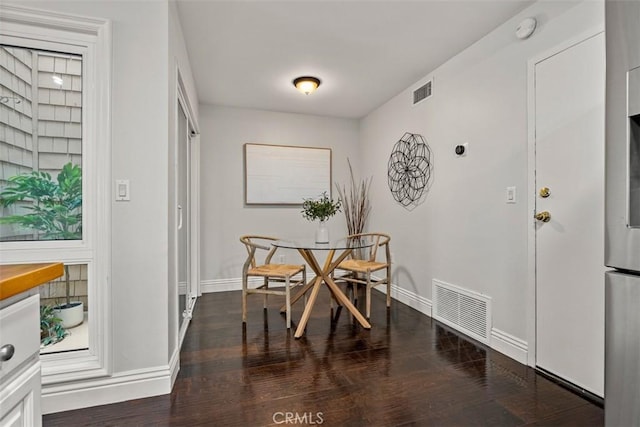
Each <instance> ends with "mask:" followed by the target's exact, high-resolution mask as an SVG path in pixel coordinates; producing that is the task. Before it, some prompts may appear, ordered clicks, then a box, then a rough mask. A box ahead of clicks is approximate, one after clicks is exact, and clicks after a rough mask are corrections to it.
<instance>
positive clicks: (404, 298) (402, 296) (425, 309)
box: [373, 276, 432, 317]
mask: <svg viewBox="0 0 640 427" xmlns="http://www.w3.org/2000/svg"><path fill="white" fill-rule="evenodd" d="M373 277H374V278H375V276H373ZM373 289H375V290H376V291H379V292H380V293H383V294H385V295H386V293H387V292H386V291H387V287H386V286H384V285H381V286H376V287H374V288H373ZM391 298H393V299H395V300H396V301H399V302H401V303H403V304H404V305H408V306H409V307H411V308H413V309H415V310H418V311H419V312H420V313H422V314H426V315H427V316H429V317H432V316H431V313H432V305H431V300H429V299H427V298H425V297H423V296H420V295H418V294H416V293H415V292H411V291H408V290H406V289H404V288H401V287H400V286H398V285H394V284H393V283H392V284H391Z"/></svg>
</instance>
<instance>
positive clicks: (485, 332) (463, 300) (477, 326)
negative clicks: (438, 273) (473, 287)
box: [432, 280, 491, 344]
mask: <svg viewBox="0 0 640 427" xmlns="http://www.w3.org/2000/svg"><path fill="white" fill-rule="evenodd" d="M432 298H433V318H434V319H436V320H439V321H441V322H442V323H444V324H446V325H448V326H450V327H452V328H454V329H456V330H458V331H460V332H462V333H463V334H466V335H468V336H470V337H471V338H473V339H476V340H478V341H481V342H483V343H485V344H489V338H490V336H491V298H490V297H487V296H486V295H482V294H479V293H477V292H472V291H469V290H467V289H462V288H459V287H457V286H454V285H451V284H448V283H444V282H441V281H439V280H433V285H432Z"/></svg>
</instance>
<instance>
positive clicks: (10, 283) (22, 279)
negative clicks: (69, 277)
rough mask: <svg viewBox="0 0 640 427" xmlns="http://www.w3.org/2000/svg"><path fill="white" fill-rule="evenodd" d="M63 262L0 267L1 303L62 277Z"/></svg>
mask: <svg viewBox="0 0 640 427" xmlns="http://www.w3.org/2000/svg"><path fill="white" fill-rule="evenodd" d="M62 274H63V265H62V263H61V262H49V263H42V264H8V265H0V301H1V300H3V299H6V298H9V297H11V296H13V295H17V294H19V293H21V292H24V291H28V290H29V289H31V288H35V287H36V286H39V285H41V284H43V283H47V282H48V281H50V280H53V279H55V278H57V277H60V276H62Z"/></svg>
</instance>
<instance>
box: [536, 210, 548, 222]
mask: <svg viewBox="0 0 640 427" xmlns="http://www.w3.org/2000/svg"><path fill="white" fill-rule="evenodd" d="M535 219H537V220H538V221H542V222H549V221H551V214H550V213H549V212H547V211H542V212H538V213H537V214H536V215H535Z"/></svg>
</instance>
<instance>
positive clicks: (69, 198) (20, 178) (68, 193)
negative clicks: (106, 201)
mask: <svg viewBox="0 0 640 427" xmlns="http://www.w3.org/2000/svg"><path fill="white" fill-rule="evenodd" d="M22 201H31V202H32V204H30V205H26V206H24V207H23V209H26V210H27V211H28V212H27V213H25V214H22V215H10V216H5V217H2V218H0V224H18V225H19V226H21V227H23V228H26V229H31V230H35V231H37V232H39V233H41V234H40V238H42V239H45V240H78V239H81V238H82V169H81V168H80V166H78V165H74V164H72V163H67V164H66V165H64V166H63V167H62V170H61V171H60V173H59V174H58V176H57V179H56V180H55V181H54V180H53V179H52V178H51V175H50V174H48V173H47V172H39V171H33V172H31V173H29V174H24V175H16V176H12V177H10V178H9V180H8V182H7V186H6V188H5V189H4V190H3V191H2V192H0V204H1V205H2V206H4V207H8V206H12V205H14V204H16V203H18V202H22Z"/></svg>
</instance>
